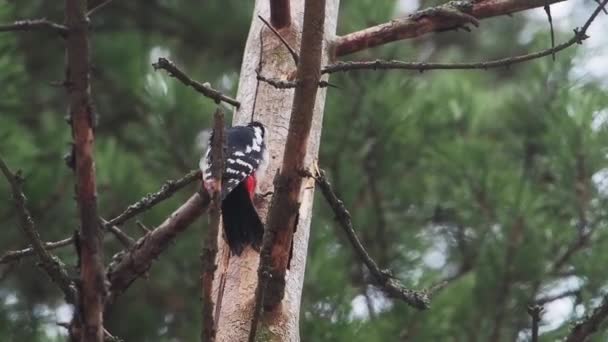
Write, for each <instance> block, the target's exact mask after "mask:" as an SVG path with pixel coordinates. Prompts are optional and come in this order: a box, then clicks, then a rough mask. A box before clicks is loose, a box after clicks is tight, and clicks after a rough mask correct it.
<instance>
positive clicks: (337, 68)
mask: <svg viewBox="0 0 608 342" xmlns="http://www.w3.org/2000/svg"><path fill="white" fill-rule="evenodd" d="M607 2H608V1H606V0H603V1H602V3H600V5H599V6H598V7H597V8H596V9H595V11H594V12H593V13H592V14H591V16H589V18H588V19H587V21H586V22H585V24H584V25H583V27H582V28H576V29H574V35H573V36H572V38H570V39H569V40H568V41H566V42H564V43H562V44H559V45H557V46H554V47H551V48H549V49H545V50H541V51H538V52H534V53H529V54H525V55H519V56H514V57H507V58H502V59H496V60H492V61H484V62H473V63H416V62H402V61H394V60H393V61H385V60H375V61H362V62H338V63H335V64H330V65H327V66H325V67H324V68H323V71H322V72H323V73H324V74H332V73H336V72H346V71H351V70H382V69H402V70H415V71H419V72H423V71H426V70H470V69H479V70H486V69H490V68H500V67H508V66H511V65H514V64H519V63H523V62H527V61H530V60H533V59H538V58H542V57H546V56H549V55H554V54H555V53H557V52H560V51H562V50H565V49H567V48H569V47H571V46H573V45H575V44H582V42H583V41H584V40H585V39H587V38H589V36H588V35H587V30H588V29H589V26H591V24H592V23H593V21H594V20H595V18H597V16H598V15H599V13H600V12H601V11H602V9H603V6H605V5H606V3H607Z"/></svg>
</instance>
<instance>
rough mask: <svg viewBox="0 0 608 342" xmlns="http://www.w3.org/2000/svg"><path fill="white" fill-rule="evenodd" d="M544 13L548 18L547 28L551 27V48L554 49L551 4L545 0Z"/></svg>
mask: <svg viewBox="0 0 608 342" xmlns="http://www.w3.org/2000/svg"><path fill="white" fill-rule="evenodd" d="M543 8H544V9H545V13H547V19H548V20H549V28H550V29H551V49H555V32H554V31H553V18H552V17H551V5H550V4H549V1H548V0H547V1H546V3H545V7H543ZM551 58H552V59H553V60H554V61H555V51H553V53H551Z"/></svg>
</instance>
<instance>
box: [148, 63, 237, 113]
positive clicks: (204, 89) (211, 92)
mask: <svg viewBox="0 0 608 342" xmlns="http://www.w3.org/2000/svg"><path fill="white" fill-rule="evenodd" d="M152 66H153V67H154V70H158V69H163V70H165V71H167V72H168V73H169V76H171V77H175V78H177V79H178V80H180V81H181V82H182V83H183V84H185V85H187V86H190V87H192V88H194V89H195V90H196V91H198V92H199V93H201V94H203V95H204V96H206V97H208V98H210V99H213V100H214V101H215V103H217V104H219V103H220V102H226V103H228V104H231V105H233V106H235V107H236V108H239V106H240V105H241V103H240V102H239V101H237V100H235V99H233V98H231V97H228V96H226V95H224V94H222V93H221V92H219V91H217V90H215V89H213V88H211V86H210V85H209V84H208V83H204V84H203V83H199V82H197V81H194V80H193V79H191V78H190V77H188V75H186V73H184V72H183V71H181V70H180V69H179V68H178V67H177V66H175V64H173V62H171V61H170V60H168V59H166V58H162V57H161V58H159V59H158V61H157V62H156V63H153V64H152Z"/></svg>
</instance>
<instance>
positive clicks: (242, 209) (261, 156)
mask: <svg viewBox="0 0 608 342" xmlns="http://www.w3.org/2000/svg"><path fill="white" fill-rule="evenodd" d="M265 135H266V129H265V127H264V126H263V125H262V124H261V123H259V122H257V121H253V122H251V123H249V124H247V125H246V126H235V127H232V128H228V129H226V155H225V163H224V166H225V168H224V172H223V174H222V221H223V223H224V233H225V238H226V242H227V243H228V245H229V246H230V250H231V251H232V253H233V254H236V255H240V254H241V253H242V252H243V249H244V248H245V246H247V245H251V246H252V247H253V248H254V249H256V250H259V248H260V246H261V244H262V236H263V233H264V226H263V224H262V222H261V220H260V217H259V216H258V213H257V211H256V210H255V207H254V205H253V198H254V195H255V190H256V187H257V183H258V182H259V180H260V177H261V176H262V175H263V174H264V171H265V169H266V166H267V165H268V151H267V150H266V143H265ZM212 136H213V133H212ZM211 140H212V138H211V139H210V141H211ZM210 149H211V144H209V148H208V149H207V151H206V153H205V155H204V156H203V158H201V160H200V163H199V166H200V169H201V171H202V174H203V184H204V185H205V187H207V185H208V184H212V183H213V182H214V180H213V177H212V175H211V170H212V164H213V160H212V156H211V151H210Z"/></svg>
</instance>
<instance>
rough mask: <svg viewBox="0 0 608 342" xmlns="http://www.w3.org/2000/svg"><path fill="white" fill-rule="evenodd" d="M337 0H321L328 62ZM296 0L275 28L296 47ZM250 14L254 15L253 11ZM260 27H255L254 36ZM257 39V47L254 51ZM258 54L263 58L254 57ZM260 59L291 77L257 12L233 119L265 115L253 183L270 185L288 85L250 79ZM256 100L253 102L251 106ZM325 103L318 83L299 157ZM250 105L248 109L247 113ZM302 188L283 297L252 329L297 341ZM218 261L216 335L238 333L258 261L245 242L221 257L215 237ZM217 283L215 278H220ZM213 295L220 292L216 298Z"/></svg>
mask: <svg viewBox="0 0 608 342" xmlns="http://www.w3.org/2000/svg"><path fill="white" fill-rule="evenodd" d="M338 4H339V2H338V0H330V1H327V6H326V18H325V40H326V41H325V48H324V50H323V55H322V63H324V64H325V63H327V61H328V53H327V41H328V40H329V39H332V38H333V35H334V33H335V30H336V21H337V15H338ZM303 9H304V1H303V0H297V1H296V0H294V1H291V13H292V21H291V26H289V27H285V28H283V29H280V30H279V32H280V33H281V35H282V36H283V37H284V38H285V39H286V40H287V41H288V42H289V44H290V45H291V46H292V47H293V48H294V49H296V50H299V46H300V39H301V31H302V19H303ZM254 13H255V14H259V15H261V16H262V17H266V18H267V17H268V15H269V3H268V1H267V0H258V1H256V6H255V10H254ZM254 17H255V16H254ZM260 33H261V35H262V37H261V39H260ZM260 43H262V54H261V56H260V50H261V49H260ZM260 57H261V58H262V60H261V63H260ZM258 65H260V66H261V70H260V71H261V73H262V74H263V75H264V76H266V77H272V78H279V79H283V80H293V79H294V78H295V74H296V66H295V64H294V62H293V59H292V57H291V55H290V54H289V52H288V51H287V49H286V48H285V46H284V45H283V44H282V43H281V41H280V40H279V39H278V38H277V37H276V36H275V35H274V34H273V33H272V32H271V31H270V30H269V29H268V28H266V27H265V25H264V24H263V23H262V22H261V21H260V20H253V21H252V25H251V28H250V31H249V37H248V39H247V45H246V48H245V53H244V56H243V64H242V67H241V75H240V77H241V78H240V83H239V91H238V94H237V99H238V100H239V101H240V102H241V107H240V108H239V110H238V111H237V112H236V114H235V116H234V124H243V123H246V122H249V121H251V120H252V119H255V120H259V121H261V122H262V123H264V124H265V125H266V127H267V129H268V140H267V143H268V147H269V150H270V165H269V167H268V169H267V171H266V177H265V179H264V180H263V181H262V182H260V184H259V191H258V192H259V193H267V192H268V191H272V190H273V184H272V183H273V178H274V175H275V174H276V172H277V170H278V168H279V167H280V166H281V165H282V162H283V161H282V157H283V152H284V148H285V143H286V138H287V130H288V127H289V120H290V116H291V110H292V103H293V94H294V91H293V89H276V88H274V87H273V86H271V85H269V84H266V83H263V82H260V83H259V86H258V81H257V80H256V73H255V70H256V69H257V68H258ZM254 104H255V110H254ZM324 104H325V90H324V89H319V91H318V94H317V100H316V103H315V110H314V116H313V122H312V128H311V131H310V138H309V144H308V148H307V157H306V162H305V165H309V164H310V163H311V162H312V161H314V160H316V158H317V154H318V149H319V141H320V137H321V123H322V117H323V107H324ZM252 113H255V116H254V117H252ZM302 189H304V190H303V191H302V197H301V199H300V203H301V204H300V211H299V224H298V230H297V231H296V233H295V235H294V248H293V256H292V260H291V265H290V266H291V267H290V269H289V271H288V272H287V277H286V280H287V286H286V293H285V298H284V299H283V301H282V303H281V305H280V306H279V307H277V308H276V309H275V310H274V311H273V312H269V313H266V314H265V317H264V318H263V326H262V328H261V329H260V331H259V333H258V335H259V337H260V338H262V339H265V340H273V341H275V340H276V341H299V326H298V320H299V313H300V297H301V293H302V285H303V281H304V269H305V265H306V254H307V248H308V236H309V228H310V219H311V212H312V199H313V189H314V183H313V181H312V180H309V181H307V182H306V183H305V184H304V185H303V187H302ZM269 200H270V198H269V197H267V198H264V200H262V201H260V203H259V205H258V206H257V208H258V211H259V213H260V215H261V216H262V218H263V219H264V220H265V218H266V211H267V208H268V204H269ZM218 239H219V240H220V241H221V245H220V251H221V253H220V255H223V257H222V260H221V261H220V262H219V264H220V265H219V268H218V271H217V273H216V276H215V279H216V282H215V285H214V298H216V303H218V302H219V305H218V308H217V310H216V313H217V315H218V317H217V320H218V331H217V335H216V340H217V341H245V340H246V339H247V337H248V332H249V329H250V327H251V317H252V312H253V311H252V310H253V304H254V293H255V289H256V284H257V267H258V261H259V254H258V253H257V252H255V251H253V250H252V249H250V248H247V249H245V251H244V252H243V254H242V255H241V256H240V257H231V258H230V259H229V260H228V259H227V258H226V256H227V255H228V253H227V251H226V245H225V243H224V242H223V239H222V238H221V237H218ZM220 285H222V286H220ZM218 296H221V298H219V300H217V298H218Z"/></svg>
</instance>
